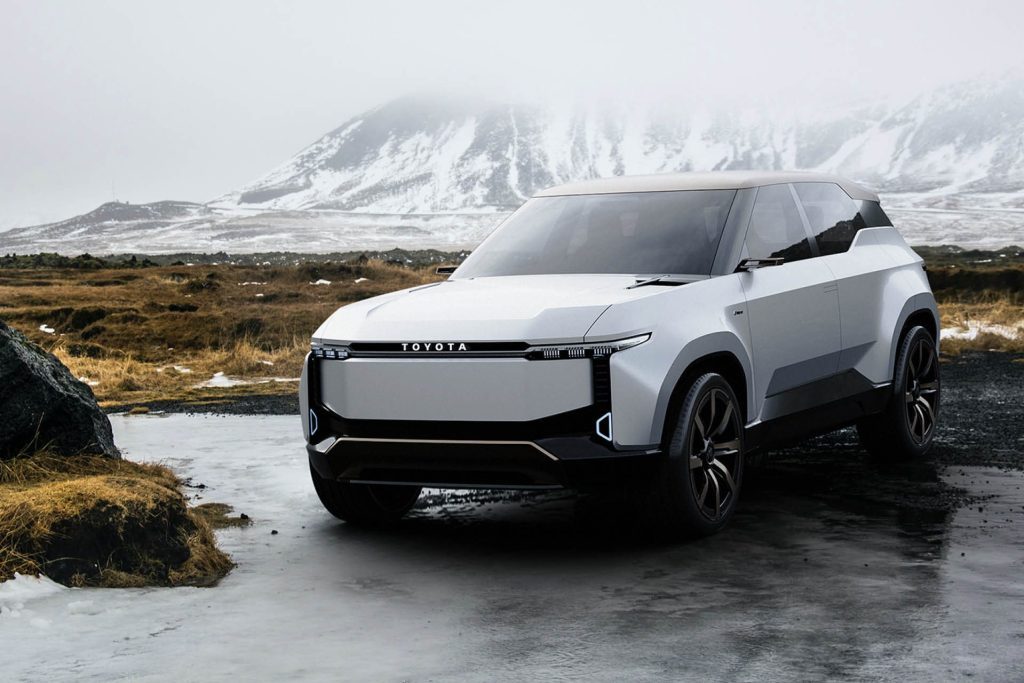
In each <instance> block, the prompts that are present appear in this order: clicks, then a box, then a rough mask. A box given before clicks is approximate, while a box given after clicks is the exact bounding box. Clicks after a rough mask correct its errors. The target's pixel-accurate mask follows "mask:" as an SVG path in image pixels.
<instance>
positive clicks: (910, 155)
mask: <svg viewBox="0 0 1024 683" xmlns="http://www.w3.org/2000/svg"><path fill="white" fill-rule="evenodd" d="M714 169H815V170H823V171H830V172H836V173H839V174H842V175H845V176H848V177H851V178H854V179H856V180H859V181H861V182H863V183H865V184H866V185H868V186H869V187H872V188H875V189H877V190H878V191H879V192H880V193H881V194H882V195H883V200H884V202H885V206H886V208H887V210H888V211H889V213H890V215H892V216H893V218H894V219H896V220H897V221H898V224H899V226H900V228H901V229H902V231H903V234H904V235H905V236H906V237H907V238H908V240H909V241H910V242H911V243H913V244H941V243H952V244H959V245H961V246H986V247H993V246H1002V245H1007V244H1013V243H1021V242H1024V78H1004V79H1001V80H993V81H977V82H970V83H961V84H955V85H949V86H946V87H943V88H939V89H936V90H934V91H931V92H927V93H924V94H921V95H919V96H917V97H912V98H908V99H907V100H905V101H903V102H898V103H894V102H875V103H872V102H868V103H864V104H861V105H858V106H852V107H845V108H839V109H834V110H830V111H821V112H817V113H815V114H813V115H806V114H803V115H800V114H794V113H792V112H779V111H771V110H767V109H754V108H751V109H750V110H746V111H740V110H728V111H727V110H723V109H714V108H712V107H709V106H705V105H699V106H698V105H694V106H692V107H686V106H668V105H661V106H656V107H638V106H629V105H628V104H623V103H612V104H609V103H587V104H579V103H577V104H561V105H545V106H541V105H524V104H500V103H499V104H496V103H493V102H481V101H475V100H471V99H453V98H445V97H407V98H402V99H399V100H396V101H393V102H390V103H387V104H385V105H383V106H381V107H378V108H376V109H373V110H371V111H369V112H366V113H365V114H363V115H361V116H357V117H355V118H353V119H351V120H350V121H347V122H346V123H344V124H343V125H342V126H340V127H339V128H337V129H335V130H334V131H331V132H330V133H328V134H327V135H325V136H323V137H322V138H320V139H319V140H317V141H316V142H314V143H313V144H312V145H310V146H309V147H307V148H306V149H304V150H302V151H301V152H299V153H298V154H297V155H295V156H294V157H293V158H291V159H289V160H288V161H286V162H285V163H284V164H282V165H281V166H279V167H278V168H276V169H274V170H273V171H271V172H270V173H268V174H267V175H265V176H263V177H262V178H260V179H258V180H256V181H254V182H252V183H250V184H249V185H246V186H245V187H243V188H241V189H239V190H237V191H235V192H231V193H228V194H226V195H224V196H222V197H218V198H216V199H215V200H213V201H211V202H209V203H207V204H193V203H188V202H157V203H154V204H147V205H141V206H137V205H127V204H119V203H109V204H104V205H103V206H101V207H99V208H98V209H96V210H95V211H92V212H90V213H87V214H83V215H82V216H77V217H74V218H71V219H68V220H65V221H61V222H58V223H52V224H48V225H42V226H34V227H29V228H15V229H10V230H7V231H0V252H7V251H13V252H19V253H26V252H33V251H41V250H47V251H59V252H62V253H79V252H82V251H90V252H93V253H101V254H102V253H113V252H128V251H132V252H141V253H168V252H176V251H207V252H213V251H227V252H235V253H244V252H258V251H275V250H291V251H306V252H318V251H321V252H322V251H334V250H339V251H344V250H353V249H385V248H389V247H393V246H402V247H408V248H426V247H434V248H441V249H446V248H453V249H459V248H464V247H473V246H475V245H476V244H477V243H478V242H479V241H480V240H481V239H482V238H483V237H484V236H486V235H487V233H488V232H489V231H490V230H491V229H492V228H493V226H494V225H495V224H496V223H498V222H499V221H500V220H501V219H502V217H503V216H504V215H506V214H507V212H509V211H511V210H513V209H515V208H516V207H517V206H519V205H520V204H521V203H522V202H523V201H524V200H525V199H527V198H528V197H530V196H531V195H532V194H533V193H534V192H535V191H536V190H538V189H540V188H543V187H547V186H550V185H553V184H556V183H561V182H566V181H571V180H580V179H584V178H592V177H599V176H609V175H618V174H634V173H658V172H671V171H686V170H714Z"/></svg>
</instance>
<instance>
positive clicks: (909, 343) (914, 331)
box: [857, 327, 941, 460]
mask: <svg viewBox="0 0 1024 683" xmlns="http://www.w3.org/2000/svg"><path fill="white" fill-rule="evenodd" d="M940 395H941V385H940V380H939V358H938V352H937V350H936V348H935V340H934V339H933V338H932V335H931V334H930V333H929V332H928V330H926V329H925V328H923V327H913V328H911V329H910V330H909V331H908V332H907V335H906V336H905V337H904V338H903V342H902V343H901V344H900V348H899V352H898V353H897V354H896V368H895V372H894V373H893V394H892V397H891V398H890V399H889V403H888V405H887V406H886V407H885V410H883V411H882V412H881V413H879V414H878V415H872V416H871V417H869V418H866V419H864V420H862V421H861V422H860V423H858V425H857V433H858V435H859V436H860V441H861V444H862V445H863V446H864V448H866V449H867V451H868V452H869V453H870V454H871V455H872V456H874V457H877V458H888V459H895V460H909V459H913V458H919V457H921V456H923V455H924V454H925V453H927V452H928V449H930V448H931V446H932V441H933V440H934V438H935V428H936V426H937V424H938V417H939V397H940Z"/></svg>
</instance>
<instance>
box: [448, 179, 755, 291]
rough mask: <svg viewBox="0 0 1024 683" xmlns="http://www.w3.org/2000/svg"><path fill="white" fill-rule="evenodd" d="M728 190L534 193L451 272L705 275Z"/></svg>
mask: <svg viewBox="0 0 1024 683" xmlns="http://www.w3.org/2000/svg"><path fill="white" fill-rule="evenodd" d="M735 196H736V191H735V190H686V191H678V192H628V193H619V194H590V195H567V196H559V197H536V198H534V199H531V200H530V201H528V202H526V204H524V205H523V206H522V207H521V208H520V209H519V210H518V211H516V212H515V213H514V214H512V215H511V216H509V218H508V219H507V220H506V221H505V222H504V223H502V224H501V225H500V226H499V227H498V229H497V230H495V231H494V233H492V234H491V236H490V237H488V238H487V239H486V240H484V242H483V243H482V244H481V245H480V246H479V247H477V249H476V250H475V251H474V252H473V253H472V254H471V255H470V256H469V258H467V259H466V261H465V263H463V264H462V266H460V267H459V269H458V270H457V271H456V273H455V277H457V278H469V277H488V276H495V275H546V274H568V273H602V274H603V273H618V274H630V275H710V274H711V266H712V263H713V262H714V260H715V252H716V251H717V250H718V242H719V240H720V239H721V237H722V230H723V228H724V226H725V219H726V217H727V216H728V215H729V208H730V207H731V206H732V200H733V197H735Z"/></svg>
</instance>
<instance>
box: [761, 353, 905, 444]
mask: <svg viewBox="0 0 1024 683" xmlns="http://www.w3.org/2000/svg"><path fill="white" fill-rule="evenodd" d="M891 397H892V384H891V383H890V382H886V383H884V384H872V383H871V382H869V381H868V380H867V378H866V377H864V376H863V375H861V374H860V373H859V372H857V371H856V370H848V371H847V372H844V373H840V374H838V375H835V376H834V377H830V378H828V379H826V380H823V381H820V382H813V383H811V384H808V385H805V386H802V387H796V388H794V389H791V390H789V391H786V392H783V393H781V394H776V395H775V396H770V397H768V398H767V399H766V400H765V406H764V410H763V411H762V414H763V415H764V416H765V419H762V420H759V421H757V422H753V423H751V424H749V425H747V427H746V430H745V437H746V446H747V450H748V451H753V450H757V449H763V448H768V447H777V446H785V445H791V444H793V443H795V442H798V441H801V440H803V439H807V438H810V437H813V436H818V435H820V434H827V433H828V432H831V431H834V430H836V429H840V428H842V427H847V426H850V425H852V424H855V423H856V422H857V421H858V420H860V419H861V418H863V417H866V416H868V415H873V414H876V413H880V412H881V411H883V410H884V409H885V406H886V405H887V404H888V402H889V399H890V398H891Z"/></svg>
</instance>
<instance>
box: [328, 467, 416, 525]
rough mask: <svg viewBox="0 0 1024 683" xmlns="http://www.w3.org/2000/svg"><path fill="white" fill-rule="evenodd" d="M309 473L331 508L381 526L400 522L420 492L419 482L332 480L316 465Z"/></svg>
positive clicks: (353, 520)
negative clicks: (356, 482)
mask: <svg viewBox="0 0 1024 683" xmlns="http://www.w3.org/2000/svg"><path fill="white" fill-rule="evenodd" d="M309 474H310V476H311V477H312V478H313V488H314V489H316V495H317V496H319V497H320V502H321V503H323V506H324V507H325V508H327V511H328V512H330V513H331V514H332V515H334V516H335V517H337V518H338V519H342V520H344V521H346V522H349V523H350V524H359V525H362V526H381V525H385V524H392V523H394V522H397V521H398V520H399V519H401V518H402V517H403V516H404V515H405V513H407V512H408V511H409V510H410V509H411V508H412V506H413V505H415V504H416V499H417V498H419V495H420V487H419V486H405V485H397V484H395V485H392V484H350V483H348V482H343V481H332V480H330V479H324V478H323V477H321V476H320V475H319V474H317V472H316V470H315V469H313V467H312V466H310V468H309Z"/></svg>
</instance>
